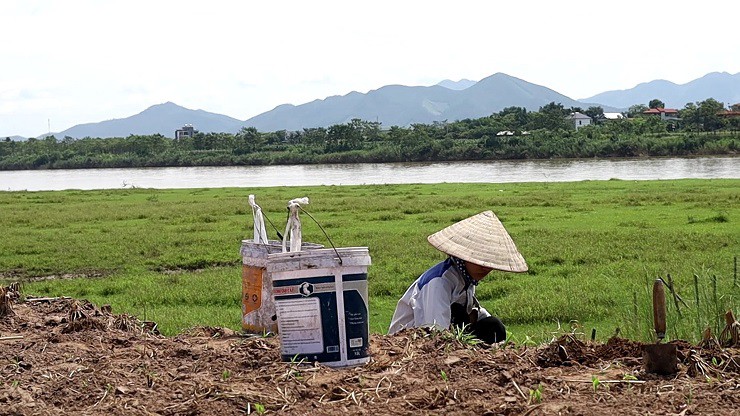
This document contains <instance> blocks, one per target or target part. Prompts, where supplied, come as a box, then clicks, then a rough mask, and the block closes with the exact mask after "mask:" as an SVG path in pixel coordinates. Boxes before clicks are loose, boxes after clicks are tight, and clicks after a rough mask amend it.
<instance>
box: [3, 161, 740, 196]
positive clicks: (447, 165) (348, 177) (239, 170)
mask: <svg viewBox="0 0 740 416" xmlns="http://www.w3.org/2000/svg"><path fill="white" fill-rule="evenodd" d="M683 178H698V179H714V178H734V179H740V157H733V156H722V157H700V158H646V159H574V160H524V161H477V162H440V163H372V164H336V165H290V166H229V167H187V168H134V169H76V170H27V171H1V172H0V190H3V191H20V190H28V191H42V190H43V191H46V190H64V189H113V188H126V187H138V188H156V189H167V188H222V187H266V186H314V185H361V184H368V185H369V184H405V183H443V182H465V183H476V182H486V183H504V182H570V181H582V180H609V179H625V180H647V179H683Z"/></svg>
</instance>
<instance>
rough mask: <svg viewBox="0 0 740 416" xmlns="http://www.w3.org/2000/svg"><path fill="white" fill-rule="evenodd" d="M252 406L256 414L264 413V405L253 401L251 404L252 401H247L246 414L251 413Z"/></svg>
mask: <svg viewBox="0 0 740 416" xmlns="http://www.w3.org/2000/svg"><path fill="white" fill-rule="evenodd" d="M252 407H254V411H255V412H256V413H257V414H258V415H263V414H265V405H263V404H260V403H255V404H254V406H252V403H247V414H248V415H251V414H252Z"/></svg>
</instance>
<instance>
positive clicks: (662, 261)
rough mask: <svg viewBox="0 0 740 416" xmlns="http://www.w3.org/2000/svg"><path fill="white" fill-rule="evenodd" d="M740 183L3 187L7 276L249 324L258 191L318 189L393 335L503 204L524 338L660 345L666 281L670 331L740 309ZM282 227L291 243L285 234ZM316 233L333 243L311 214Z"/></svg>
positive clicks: (487, 290)
mask: <svg viewBox="0 0 740 416" xmlns="http://www.w3.org/2000/svg"><path fill="white" fill-rule="evenodd" d="M738 189H740V180H731V179H717V180H671V181H620V180H611V181H598V182H596V181H584V182H576V183H517V184H436V185H375V186H319V187H283V188H259V189H247V188H241V189H236V188H228V189H184V190H153V189H117V190H102V191H59V192H2V193H0V206H2V213H3V215H2V216H0V224H1V226H2V229H3V238H2V239H0V279H1V280H2V281H3V282H5V283H8V282H12V281H20V282H22V284H23V285H24V292H25V293H28V294H34V295H40V296H71V297H75V298H85V299H88V300H90V301H92V302H94V303H96V304H99V305H101V304H111V305H112V307H113V310H114V311H116V312H117V313H122V312H126V313H130V314H135V315H136V316H138V317H139V318H140V319H145V320H152V321H155V322H157V323H158V324H159V328H160V330H162V331H163V332H164V333H166V334H175V333H178V332H179V331H181V330H184V329H186V328H189V327H192V326H194V325H210V326H224V327H229V328H232V329H235V330H238V329H239V328H240V317H241V303H240V301H241V299H240V298H241V258H240V255H239V248H240V245H241V240H242V239H245V238H248V237H250V236H251V235H252V229H251V225H252V220H251V210H250V208H249V205H248V203H247V197H248V195H249V194H250V193H254V194H255V195H256V197H257V202H258V203H260V205H261V206H262V208H263V210H264V212H265V214H266V216H267V217H268V219H269V220H270V221H272V222H273V223H274V224H275V225H276V226H277V228H278V229H280V230H281V232H282V228H284V226H285V218H286V212H285V206H286V204H287V201H288V200H290V199H292V198H296V197H302V196H308V197H309V198H310V200H311V203H310V205H308V206H307V207H306V209H307V211H308V212H310V213H311V214H312V215H313V217H314V218H316V220H317V221H318V222H319V223H320V224H321V226H323V228H324V229H325V230H326V232H327V233H328V235H329V236H330V237H331V239H332V241H333V242H334V244H335V245H336V246H342V247H348V246H367V247H369V249H370V254H371V256H372V261H373V264H372V266H370V268H369V275H368V280H369V294H370V325H371V330H372V331H373V332H385V331H386V330H387V328H388V323H389V320H390V316H391V314H392V312H393V308H394V307H395V303H396V301H397V299H398V298H399V297H400V296H401V294H402V293H403V291H404V290H405V289H406V287H407V286H408V285H409V284H410V282H411V281H413V280H414V279H415V278H416V277H417V276H418V275H419V274H420V273H421V272H423V271H424V270H425V269H426V268H427V267H428V266H429V265H431V264H433V263H434V262H437V261H439V260H441V257H440V256H441V254H440V253H439V252H438V251H436V250H434V249H433V248H432V247H431V246H430V245H429V244H428V243H427V242H426V236H427V235H428V234H430V233H432V232H434V231H435V230H438V229H441V228H443V227H444V226H446V225H448V224H450V223H452V222H455V221H457V220H460V219H462V218H465V217H467V216H469V215H472V214H475V213H478V212H480V211H483V210H486V209H491V210H493V211H494V212H495V213H496V214H497V215H498V216H499V217H500V219H501V220H502V222H503V223H504V225H505V226H506V228H507V230H508V231H509V233H510V234H511V235H512V237H513V238H514V240H515V242H516V244H517V246H518V248H519V250H520V251H521V253H522V254H523V255H524V257H525V258H526V259H527V262H528V264H529V266H530V271H529V272H528V273H526V274H523V275H511V274H505V273H497V272H494V273H493V274H492V275H491V276H489V278H487V279H485V280H484V281H483V282H482V283H481V285H480V286H479V288H478V294H479V297H480V299H481V301H482V303H483V304H484V306H486V307H487V308H488V309H489V310H490V311H492V312H494V313H495V314H497V315H498V316H500V317H501V318H502V320H503V321H504V322H505V323H506V324H507V325H508V329H509V331H510V333H511V334H510V336H511V339H512V340H515V341H520V342H527V341H528V340H534V341H544V340H547V339H549V337H551V333H552V332H557V331H562V330H571V329H573V330H577V331H580V330H583V331H588V332H589V334H590V331H591V329H592V328H596V329H597V338H599V339H606V338H608V337H609V336H611V335H613V333H614V332H615V331H616V330H617V328H619V331H621V334H622V336H627V337H633V338H636V339H650V336H651V331H652V320H651V309H650V308H649V302H650V287H651V284H652V281H653V280H654V279H655V278H657V277H663V278H664V279H666V280H667V279H668V275H669V274H670V276H671V280H672V282H673V284H674V287H675V289H676V291H677V293H678V294H679V295H680V296H681V299H682V301H683V302H684V303H677V304H678V307H679V308H680V314H681V317H680V318H679V311H677V310H676V305H675V304H674V302H673V301H670V302H669V311H668V315H669V325H668V331H669V335H668V336H669V337H670V338H682V339H687V340H696V339H698V338H699V337H700V333H701V330H703V329H704V328H705V327H706V326H710V327H712V328H713V329H714V330H716V328H717V327H719V328H721V327H720V325H722V321H721V313H720V312H722V311H724V310H726V309H727V308H734V309H735V311H736V312H737V305H738V299H740V289H739V285H740V282H737V271H736V269H735V267H736V266H735V264H734V261H735V260H734V259H735V257H736V256H737V255H738V254H739V253H738V248H739V247H740V244H739V243H740V193H739V192H738ZM268 227H269V228H270V229H269V230H268V235H269V236H270V238H275V230H274V229H272V227H270V226H269V223H268ZM303 230H304V231H303V236H304V237H303V238H304V241H310V242H317V243H322V244H327V243H328V242H327V240H326V237H325V236H324V234H323V233H322V232H321V230H320V229H319V227H318V226H317V225H316V224H315V223H314V222H313V221H311V219H309V218H307V217H305V216H304V221H303Z"/></svg>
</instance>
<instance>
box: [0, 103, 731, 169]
mask: <svg viewBox="0 0 740 416" xmlns="http://www.w3.org/2000/svg"><path fill="white" fill-rule="evenodd" d="M661 107H663V103H662V102H661V101H660V100H657V99H655V100H652V101H651V102H650V103H648V105H647V106H645V105H635V106H632V107H630V109H629V111H628V112H627V114H625V115H626V116H627V117H626V118H623V119H616V120H613V119H608V118H607V117H606V116H605V115H604V111H603V109H602V108H601V107H589V108H587V109H582V108H578V107H571V108H565V107H564V106H563V105H562V104H556V103H554V102H552V103H549V104H547V105H545V106H542V107H540V108H539V110H538V111H528V110H526V109H525V108H523V107H508V108H505V109H503V110H502V111H500V112H498V113H494V114H491V115H490V116H487V117H482V118H477V119H464V120H458V121H454V122H447V121H440V122H434V123H431V124H412V125H410V126H408V127H399V126H392V127H390V128H383V127H382V125H381V123H378V122H372V121H366V120H361V119H354V120H351V121H350V122H348V123H343V124H336V125H332V126H330V127H327V128H324V127H317V128H305V129H303V130H300V131H286V130H279V131H274V132H259V131H257V130H256V129H255V128H252V127H245V128H242V129H241V130H240V131H239V132H237V133H235V134H232V133H200V132H199V133H195V134H194V135H193V136H192V137H185V138H180V139H171V138H168V137H165V136H162V135H161V134H152V135H130V136H128V137H117V138H105V139H103V138H91V137H85V138H83V139H74V138H71V137H65V138H63V139H61V140H60V139H57V138H56V137H54V136H49V137H45V138H42V139H33V138H32V139H28V140H27V141H24V142H14V141H10V139H6V140H5V141H0V169H2V170H12V169H73V168H121V167H155V166H156V167H165V166H238V165H278V164H320V163H366V162H417V161H455V160H496V159H547V158H593V157H638V156H686V155H713V154H735V153H737V151H738V146H739V145H740V141H739V140H738V139H739V138H740V135H739V134H738V131H740V117H726V115H727V113H726V112H725V111H724V106H723V105H722V104H721V103H719V102H717V101H716V100H714V99H711V98H710V99H708V100H705V101H702V102H696V103H689V104H687V105H686V106H685V107H684V108H683V109H681V110H680V111H679V119H677V120H662V119H661V118H660V117H657V116H646V115H644V114H643V112H644V111H645V110H646V109H648V108H661ZM736 107H739V105H735V106H733V107H732V111H735V112H737V111H740V108H736ZM574 112H581V113H583V114H586V115H588V116H589V117H591V119H592V120H593V123H592V124H591V125H588V126H584V127H580V128H578V129H576V128H575V126H574V125H573V124H572V122H571V121H569V120H568V119H567V116H568V115H570V114H573V113H574ZM730 114H731V113H730Z"/></svg>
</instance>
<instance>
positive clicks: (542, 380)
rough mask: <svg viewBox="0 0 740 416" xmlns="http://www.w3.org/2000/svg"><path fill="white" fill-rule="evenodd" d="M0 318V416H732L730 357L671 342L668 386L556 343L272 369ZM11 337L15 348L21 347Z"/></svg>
mask: <svg viewBox="0 0 740 416" xmlns="http://www.w3.org/2000/svg"><path fill="white" fill-rule="evenodd" d="M11 306H12V309H11V310H10V311H9V312H8V313H6V315H5V316H3V317H0V380H2V381H0V414H10V415H15V414H19V415H79V414H85V415H119V414H125V415H151V414H158V415H196V414H215V415H219V416H226V415H244V414H250V413H251V414H259V413H266V414H275V413H280V414H286V415H304V414H313V415H319V414H345V413H347V414H368V415H369V414H371V415H388V414H448V413H452V414H462V415H486V414H491V415H493V414H504V415H513V414H516V415H521V414H527V415H553V414H576V415H601V414H604V415H606V414H609V415H612V414H640V415H644V414H679V415H699V414H701V415H711V414H715V415H729V414H738V409H740V377H739V375H740V349H738V348H724V349H722V348H719V346H718V344H716V342H715V343H714V346H713V343H711V342H708V343H706V345H704V346H703V347H698V346H692V345H690V344H688V343H685V342H677V343H676V344H677V347H678V352H679V372H678V374H676V375H674V376H657V375H653V374H647V373H645V371H644V370H643V367H642V366H643V363H642V353H641V348H642V344H641V343H638V342H634V341H630V340H626V339H621V338H613V339H610V340H609V341H608V342H607V343H605V344H602V343H591V342H584V341H582V340H581V339H579V338H578V337H576V336H574V335H572V334H566V335H563V336H561V337H560V338H559V339H557V340H555V341H553V342H552V343H550V344H546V345H542V346H539V347H527V346H515V345H509V346H506V347H489V346H486V345H475V346H471V345H463V344H462V343H461V342H460V341H458V340H455V339H454V337H453V336H452V335H451V334H450V333H429V332H427V331H424V330H415V331H407V332H403V333H400V334H397V335H394V336H387V335H373V336H372V342H371V354H372V360H371V362H370V363H369V364H366V365H364V366H358V367H352V368H342V369H332V368H328V367H326V366H324V365H321V364H316V363H286V362H281V361H280V345H279V340H278V339H277V338H274V337H270V338H262V337H244V336H240V335H239V334H236V333H234V332H233V331H230V330H225V329H220V328H195V329H193V330H191V331H189V332H188V333H185V334H181V335H179V336H176V337H163V336H160V335H157V334H156V325H154V324H153V323H142V322H140V321H138V320H137V319H135V318H133V317H131V316H127V315H115V314H112V313H111V312H110V308H106V307H102V308H98V307H96V306H94V305H92V304H90V303H87V302H85V301H77V300H74V299H52V300H32V299H28V300H26V301H25V302H20V301H18V300H16V301H15V302H13V304H12V305H11ZM20 337H22V338H20Z"/></svg>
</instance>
